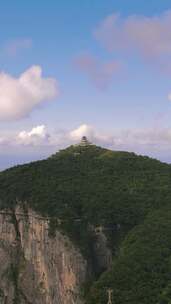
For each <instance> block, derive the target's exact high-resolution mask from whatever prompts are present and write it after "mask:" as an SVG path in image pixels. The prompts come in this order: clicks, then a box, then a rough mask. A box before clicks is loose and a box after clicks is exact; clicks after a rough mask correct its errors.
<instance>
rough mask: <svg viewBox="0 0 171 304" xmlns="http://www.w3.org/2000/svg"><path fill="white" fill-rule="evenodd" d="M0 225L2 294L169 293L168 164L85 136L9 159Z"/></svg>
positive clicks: (71, 298) (162, 297) (98, 298)
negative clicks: (36, 155) (24, 160)
mask: <svg viewBox="0 0 171 304" xmlns="http://www.w3.org/2000/svg"><path fill="white" fill-rule="evenodd" d="M32 222H33V223H32ZM0 230H1V231H2V233H1V236H0V269H1V271H0V278H1V279H0V300H1V301H2V303H6V304H11V303H17V304H20V303H21V304H27V303H35V304H38V303H41V304H47V303H48V304H49V303H50V304H51V303H52V304H53V303H61V304H71V303H76V304H79V303H87V304H97V303H98V304H105V303H107V297H108V296H107V290H108V288H111V289H112V299H113V302H114V303H115V304H125V303H128V304H134V303H135V304H137V303H138V304H147V303H148V304H149V303H150V304H153V303H154V304H170V303H171V275H170V273H171V167H170V165H168V164H165V163H161V162H160V161H158V160H155V159H151V158H149V157H145V156H138V155H136V154H134V153H128V152H119V151H110V150H107V149H103V148H101V147H97V146H95V145H89V144H88V145H85V146H81V145H78V146H70V147H68V148H67V149H65V150H61V151H59V152H58V153H56V154H55V155H52V156H51V157H50V158H48V159H47V160H43V161H38V162H33V163H30V164H27V165H22V166H17V167H14V168H11V169H8V170H6V171H3V172H1V173H0ZM46 244H47V245H46ZM45 245H46V246H45ZM7 253H8V254H7ZM7 257H8V258H7ZM4 259H5V261H6V264H5V263H4ZM5 265H6V266H5ZM38 265H39V266H38ZM55 267H56V268H55ZM28 269H30V271H29V272H28ZM55 269H56V271H55ZM28 273H29V275H27V274H28ZM32 277H35V278H36V282H37V283H36V284H37V285H36V288H35V287H34V286H35V285H34V284H33V279H32ZM33 299H34V300H33ZM3 301H6V302H3Z"/></svg>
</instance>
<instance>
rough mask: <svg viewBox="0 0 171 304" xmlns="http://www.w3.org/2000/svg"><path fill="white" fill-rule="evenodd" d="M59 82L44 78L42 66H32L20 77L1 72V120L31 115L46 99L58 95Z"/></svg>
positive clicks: (48, 99) (51, 98)
mask: <svg viewBox="0 0 171 304" xmlns="http://www.w3.org/2000/svg"><path fill="white" fill-rule="evenodd" d="M58 95H59V88H58V83H57V81H56V80H55V79H54V78H43V77H42V69H41V67H40V66H32V67H31V68H29V69H28V70H26V71H25V72H24V73H22V74H21V75H20V76H19V77H18V78H14V77H12V76H11V75H9V74H6V73H3V72H1V73H0V120H16V119H20V118H23V117H25V116H27V115H29V114H30V113H31V112H32V111H33V109H34V108H36V107H38V106H40V105H41V104H42V103H43V102H45V101H50V100H53V99H55V98H56V97H58Z"/></svg>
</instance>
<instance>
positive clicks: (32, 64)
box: [0, 0, 171, 168]
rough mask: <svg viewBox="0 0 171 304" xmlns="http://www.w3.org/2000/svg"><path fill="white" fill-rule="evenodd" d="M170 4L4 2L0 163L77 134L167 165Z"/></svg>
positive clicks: (40, 152)
mask: <svg viewBox="0 0 171 304" xmlns="http://www.w3.org/2000/svg"><path fill="white" fill-rule="evenodd" d="M170 10H171V4H170V1H167V0H165V1H162V0H160V1H159V0H158V1H156V0H155V1H141V0H139V1H137V0H134V1H133V0H120V1H116V0H115V1H114V0H110V1H105V0H94V1H93V0H91V1H90V0H86V1H76V0H73V1H69V0H63V1H52V0H50V1H46V0H44V1H40V0H37V1H27V2H26V1H18V0H16V1H13V2H12V1H2V3H1V9H0V20H1V31H0V72H1V74H0V168H6V167H8V166H10V165H13V164H17V163H23V162H25V161H30V160H34V159H38V158H42V157H46V156H48V155H49V154H51V153H52V152H54V151H56V150H58V149H60V148H61V147H65V146H67V145H69V144H71V143H74V142H77V141H78V140H79V138H80V136H82V135H84V134H85V135H87V136H89V137H90V139H91V140H92V141H94V142H95V143H97V144H100V145H104V146H107V147H109V148H111V149H117V150H118V149H122V150H123V149H124V150H129V151H132V150H133V151H135V152H137V153H142V154H147V155H150V156H153V157H157V158H159V159H161V160H163V161H168V162H171V156H170V148H171V122H170V117H171V100H170V98H169V97H168V96H169V94H170V93H171V71H170V59H171V58H170V57H171V37H170V34H169V25H171V13H170ZM167 11H168V13H166V12H167ZM116 14H120V15H116ZM116 16H117V17H116ZM109 18H110V20H111V23H110V25H108V27H107V29H106V25H104V24H106V23H105V22H107V20H109ZM115 19H116V21H115ZM132 25H133V28H132ZM150 35H151V36H150ZM158 48H159V49H158ZM156 50H157V51H156ZM36 67H37V68H36ZM40 70H41V71H42V74H41V75H40ZM23 73H25V74H24V75H25V76H24V77H22V76H21V75H23ZM4 75H5V76H4ZM35 77H36V80H35ZM49 78H50V80H49ZM21 79H22V80H21ZM21 83H22V84H21ZM25 84H27V87H26V86H25ZM36 86H37V87H36ZM33 88H34V96H33ZM47 91H48V92H47Z"/></svg>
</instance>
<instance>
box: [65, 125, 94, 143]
mask: <svg viewBox="0 0 171 304" xmlns="http://www.w3.org/2000/svg"><path fill="white" fill-rule="evenodd" d="M94 135H95V134H94V128H93V127H92V126H88V125H86V124H83V125H81V126H79V127H78V128H77V129H75V130H73V131H71V132H70V133H69V136H70V137H71V139H72V140H74V141H79V140H80V139H81V138H82V137H83V136H87V137H89V138H90V140H93V138H94Z"/></svg>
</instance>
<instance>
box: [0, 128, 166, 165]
mask: <svg viewBox="0 0 171 304" xmlns="http://www.w3.org/2000/svg"><path fill="white" fill-rule="evenodd" d="M1 133H2V132H1ZM1 133H0V169H2V168H6V167H9V166H12V165H16V164H19V163H23V162H30V161H32V160H38V159H42V158H46V157H48V156H49V155H51V154H53V153H55V152H56V151H58V150H60V149H64V148H66V147H67V146H69V145H72V144H77V143H79V142H80V140H81V137H82V136H84V135H86V136H87V137H88V139H89V141H91V142H92V143H94V144H96V145H98V146H102V147H106V148H109V149H111V150H120V151H133V152H136V153H138V154H143V155H149V156H152V157H155V158H158V159H160V160H163V161H167V162H171V157H170V150H171V129H170V128H167V129H159V128H158V129H156V128H155V129H130V130H129V129H125V130H114V131H113V132H112V133H107V132H103V131H101V130H97V129H96V128H95V127H94V126H91V125H88V124H82V125H80V126H78V128H75V129H73V130H49V129H48V128H47V127H46V126H45V125H38V126H35V127H33V128H32V129H31V130H22V131H20V132H18V133H16V134H14V133H13V134H8V135H7V136H5V135H4V134H1Z"/></svg>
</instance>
